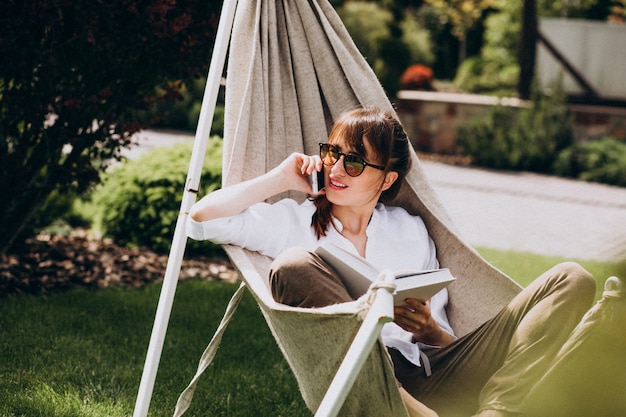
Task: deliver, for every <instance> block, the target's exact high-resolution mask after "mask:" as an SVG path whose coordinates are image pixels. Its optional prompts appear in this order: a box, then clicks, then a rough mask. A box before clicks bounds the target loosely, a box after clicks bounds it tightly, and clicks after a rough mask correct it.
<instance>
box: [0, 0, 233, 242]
mask: <svg viewBox="0 0 626 417" xmlns="http://www.w3.org/2000/svg"><path fill="white" fill-rule="evenodd" d="M220 6H221V3H217V2H210V1H205V0H146V1H135V0H112V1H107V2H98V1H91V0H75V1H68V0H59V1H45V0H27V1H17V0H7V1H2V2H0V56H1V57H2V60H3V62H4V64H3V65H0V195H2V196H3V197H2V200H0V230H2V233H1V234H0V253H3V252H4V251H6V250H7V249H8V248H9V246H10V245H11V244H12V243H13V241H14V240H15V239H16V237H17V235H18V233H19V232H20V230H21V229H22V228H23V226H24V225H25V224H27V223H28V222H29V221H30V220H31V219H32V218H33V216H34V215H35V213H36V212H37V209H38V208H39V207H41V206H42V205H43V204H44V202H45V201H46V199H47V198H48V196H49V195H50V194H51V193H52V192H53V191H54V190H60V192H62V193H66V192H68V191H70V190H71V191H72V192H75V193H78V194H80V193H82V192H83V191H84V190H86V189H88V188H89V187H91V186H93V185H94V184H95V183H97V182H98V181H99V175H100V173H101V172H102V171H103V170H104V169H105V168H106V167H107V166H108V164H109V163H110V162H111V161H112V160H115V159H116V158H119V157H120V150H121V148H123V147H124V146H128V144H129V143H130V137H131V135H132V134H133V133H134V132H137V131H138V130H140V129H141V128H142V127H144V126H145V125H143V126H142V124H141V123H140V121H139V113H141V112H143V111H144V110H146V109H147V108H149V107H150V106H151V105H152V104H153V103H155V102H157V101H159V100H161V99H165V100H171V99H176V98H178V96H179V93H178V88H179V87H178V85H179V84H177V83H176V82H174V83H172V82H171V80H189V79H193V78H194V77H198V76H199V75H200V74H202V73H205V71H206V65H207V56H209V55H210V51H211V48H212V44H213V41H214V34H215V30H216V27H217V22H218V20H217V18H216V17H217V16H218V14H219V8H220ZM159 86H161V87H162V91H163V97H158V96H157V94H156V93H155V91H157V90H156V88H157V87H159Z"/></svg>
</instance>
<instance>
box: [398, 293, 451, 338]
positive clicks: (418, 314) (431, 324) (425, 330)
mask: <svg viewBox="0 0 626 417" xmlns="http://www.w3.org/2000/svg"><path fill="white" fill-rule="evenodd" d="M405 301H406V305H404V306H399V307H398V306H397V307H394V320H393V321H394V322H395V323H396V324H397V325H398V326H400V327H402V328H403V329H404V330H406V331H407V332H411V333H413V339H414V340H415V341H416V342H422V343H425V344H427V345H433V346H446V345H448V344H450V343H451V342H452V341H453V340H454V338H453V337H452V335H451V334H450V333H448V332H446V331H445V330H443V329H442V328H441V327H439V325H438V324H437V322H436V321H435V319H434V318H433V316H432V314H431V313H430V300H428V301H424V302H421V301H419V300H416V299H414V298H407V299H406V300H405Z"/></svg>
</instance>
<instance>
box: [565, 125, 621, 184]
mask: <svg viewBox="0 0 626 417" xmlns="http://www.w3.org/2000/svg"><path fill="white" fill-rule="evenodd" d="M553 171H554V173H555V174H556V175H560V176H565V177H572V178H576V179H579V180H584V181H591V182H601V183H605V184H611V185H617V186H621V187H626V143H624V142H621V141H619V140H617V139H615V138H611V137H606V138H603V139H600V140H597V141H593V142H586V143H579V144H576V145H573V146H571V147H569V148H567V149H565V150H563V151H562V152H561V153H560V154H559V157H558V159H557V160H556V162H555V163H554V167H553Z"/></svg>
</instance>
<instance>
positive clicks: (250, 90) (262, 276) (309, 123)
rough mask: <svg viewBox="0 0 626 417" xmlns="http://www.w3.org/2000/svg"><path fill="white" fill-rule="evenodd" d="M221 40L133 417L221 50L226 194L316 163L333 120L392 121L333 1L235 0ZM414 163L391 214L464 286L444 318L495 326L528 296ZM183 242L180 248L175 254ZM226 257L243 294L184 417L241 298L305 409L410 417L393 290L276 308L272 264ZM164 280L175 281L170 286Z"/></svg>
mask: <svg viewBox="0 0 626 417" xmlns="http://www.w3.org/2000/svg"><path fill="white" fill-rule="evenodd" d="M235 3H236V5H235ZM230 24H232V33H231V32H230ZM220 29H221V30H222V33H226V34H225V35H223V36H224V37H225V38H226V39H225V40H224V39H221V40H220V39H219V37H220V34H219V33H218V39H217V40H216V47H215V51H214V55H213V61H212V63H211V70H210V73H209V79H208V84H207V92H206V93H205V98H204V101H203V109H202V113H201V120H200V123H199V127H198V132H197V134H196V144H195V146H194V153H193V155H192V164H191V167H190V174H189V176H188V181H187V184H188V185H187V190H186V191H185V197H184V198H183V203H182V207H181V215H180V217H179V220H178V223H177V226H176V233H175V236H174V240H175V241H174V244H173V248H172V253H171V254H170V262H168V271H166V279H165V282H164V289H163V290H162V295H161V299H160V302H159V308H158V310H157V319H156V320H155V328H154V329H153V334H152V339H151V344H150V348H149V351H148V359H147V360H146V367H145V368H144V377H143V378H142V386H141V387H140V393H139V397H138V399H137V406H136V409H135V417H139V416H143V415H145V413H147V407H148V405H149V401H150V395H151V392H152V385H153V384H154V378H155V374H156V367H158V360H159V356H160V348H161V346H162V343H163V338H164V334H165V328H166V326H167V320H168V317H169V311H170V308H171V302H172V298H173V291H174V289H175V283H176V278H177V274H178V271H179V269H180V259H182V252H183V250H184V242H185V233H184V224H185V218H186V216H187V214H186V213H187V212H188V210H189V208H190V207H191V205H192V204H193V202H194V201H195V197H196V195H195V191H194V190H197V189H198V186H197V184H198V178H199V173H198V172H199V169H198V166H199V165H201V161H202V159H203V158H204V150H205V148H206V144H205V142H206V140H207V138H208V136H209V135H208V133H209V132H208V127H207V126H210V122H211V119H212V111H213V109H212V108H211V105H212V106H214V104H215V98H216V96H217V93H216V89H215V88H214V87H212V86H211V85H209V84H210V83H211V82H212V81H211V80H212V79H214V80H218V79H219V77H220V76H221V72H222V69H223V63H222V66H220V54H221V56H225V55H226V50H225V49H226V46H224V45H225V44H226V45H227V44H228V36H230V49H229V54H228V55H229V59H228V67H227V83H226V103H225V131H224V156H223V185H224V186H229V185H232V184H235V183H238V182H241V181H244V180H247V179H250V178H253V177H256V176H259V175H261V174H263V173H265V172H266V171H267V170H269V169H271V168H273V167H275V166H276V165H278V164H279V163H280V162H281V161H282V160H283V159H284V158H285V157H286V156H288V155H289V154H290V153H291V152H304V153H306V154H314V153H315V152H317V143H318V142H319V141H320V140H324V139H325V138H327V137H328V133H329V128H330V126H331V124H332V122H333V120H334V119H336V118H337V117H338V116H339V115H340V114H342V113H343V112H345V111H347V110H351V109H354V108H357V107H378V108H383V109H387V110H389V111H391V112H394V109H393V106H392V104H391V103H390V101H389V99H388V98H387V96H386V94H385V91H384V90H383V88H382V87H381V85H380V83H379V81H378V80H377V78H376V76H375V74H374V73H373V71H372V70H371V68H370V66H369V65H368V63H367V62H366V60H365V59H364V58H363V57H362V55H361V54H360V52H359V51H358V50H357V48H356V46H355V45H354V43H353V41H352V39H351V37H350V35H349V34H348V32H347V31H346V29H345V27H344V26H343V24H342V22H341V20H340V19H339V17H338V16H337V14H336V12H335V10H334V9H333V7H332V6H331V5H330V3H329V2H328V1H327V0H285V1H268V0H239V1H238V2H235V1H228V0H227V2H226V3H225V4H224V8H223V11H222V16H221V20H220ZM216 57H217V58H216ZM211 88H213V89H212V90H211ZM207 109H208V110H207ZM394 114H395V113H394ZM207 119H208V120H207ZM412 157H413V167H412V170H411V172H410V173H409V175H408V176H407V178H406V180H405V182H404V184H403V186H402V189H401V192H400V193H399V195H398V197H397V199H396V200H395V201H394V204H393V205H398V206H402V207H404V208H405V209H407V210H408V211H409V212H410V213H412V214H415V215H419V216H420V217H421V218H422V219H423V220H424V222H425V224H426V226H427V229H428V231H429V233H430V236H431V237H432V239H433V240H434V242H435V245H436V247H437V257H438V259H439V262H440V264H441V265H442V267H447V268H450V270H451V271H452V273H453V274H454V275H455V276H456V277H457V281H456V282H455V283H453V284H452V285H451V286H450V287H449V294H450V303H449V306H448V309H447V313H448V316H449V320H450V323H451V325H452V327H453V328H454V330H455V333H456V334H457V335H458V336H461V335H464V334H466V333H467V332H469V331H470V330H472V329H474V328H476V327H477V326H478V325H479V324H481V323H483V322H484V321H486V320H487V319H488V318H491V317H492V316H493V315H495V313H496V312H497V311H499V310H500V309H501V308H502V307H503V306H504V305H505V304H506V303H507V302H508V301H509V300H511V299H512V298H513V297H514V296H515V294H517V293H518V292H519V290H520V287H519V286H518V285H517V284H516V283H514V282H513V281H512V280H511V279H510V278H509V277H507V276H506V275H504V274H503V273H501V272H500V271H498V270H497V269H495V268H493V267H492V266H491V265H490V264H488V263H487V262H486V261H485V260H483V259H482V258H481V257H480V256H479V255H478V254H477V252H476V251H475V250H473V249H472V248H471V247H470V246H468V245H467V244H466V243H464V241H463V240H462V238H461V237H460V236H459V234H458V232H457V230H456V229H455V227H454V225H453V224H452V222H451V221H450V218H449V217H448V215H447V214H446V211H445V209H444V208H443V207H442V205H441V203H440V201H439V199H438V197H437V195H436V193H435V192H434V190H433V189H432V188H431V186H430V185H429V182H428V179H427V178H426V176H425V175H424V172H423V171H422V168H421V166H420V163H419V160H418V159H417V157H416V156H415V153H414V152H413V156H412ZM280 197H281V198H283V197H284V198H294V199H296V200H298V201H301V200H302V199H303V198H305V196H303V195H286V196H280ZM177 240H178V241H179V242H182V243H180V244H177ZM181 246H182V248H181ZM225 249H226V251H227V253H228V255H229V256H230V258H231V260H232V262H233V264H234V266H235V267H236V268H237V269H238V271H239V272H240V275H241V278H242V287H240V289H239V291H237V293H236V294H235V296H233V299H232V300H231V304H230V305H229V307H228V309H227V312H226V315H225V317H224V320H223V322H222V324H221V325H220V327H219V329H218V331H217V333H216V335H215V337H214V339H213V340H212V341H211V343H210V345H209V347H208V348H207V350H206V351H205V354H204V355H203V357H202V359H201V361H200V365H199V368H198V373H197V374H196V376H195V377H194V378H193V380H192V382H191V384H190V386H189V387H188V388H187V389H186V390H185V391H184V392H183V394H182V395H181V397H180V399H179V403H178V406H177V410H176V415H180V414H182V413H183V412H184V410H185V409H186V408H187V406H188V405H189V402H190V401H191V397H192V395H193V390H194V388H195V385H196V383H197V382H198V378H199V377H200V375H201V373H202V371H203V370H204V369H205V368H206V366H208V364H209V363H210V361H211V360H212V358H213V355H214V354H215V350H216V349H217V346H218V345H219V342H220V339H221V334H222V333H223V331H224V330H225V328H226V326H227V324H228V321H229V320H230V317H231V316H232V314H233V313H234V311H235V309H236V305H237V302H238V300H239V298H240V296H241V293H242V291H243V290H244V288H248V289H249V290H250V291H251V292H252V294H253V295H254V297H255V298H256V300H257V302H258V304H259V306H260V308H261V311H262V312H263V315H264V316H265V318H266V321H267V323H268V325H269V327H270V329H271V331H272V333H273V334H274V336H275V338H276V341H277V343H278V345H279V347H280V349H281V350H282V351H283V353H284V356H285V358H286V360H287V362H288V363H289V365H290V367H291V369H292V370H293V372H294V374H295V376H296V379H297V381H298V385H299V388H300V391H301V393H302V396H303V398H304V401H305V403H306V404H307V406H308V407H309V409H311V410H312V411H313V412H316V411H317V415H337V414H339V415H341V416H357V415H358V416H363V415H369V416H376V417H381V416H393V417H396V416H402V415H407V413H406V410H405V408H404V405H403V403H402V401H401V399H400V396H399V391H398V388H397V383H396V381H395V378H394V374H393V369H392V365H391V362H390V360H389V358H388V356H387V352H386V349H385V347H384V346H383V344H382V342H381V341H380V338H379V337H378V334H377V333H376V332H377V331H379V330H380V326H381V325H382V323H383V322H385V321H388V320H391V319H392V317H393V310H391V311H390V310H389V309H390V308H391V302H386V301H385V297H386V295H385V293H387V294H388V291H387V289H385V288H378V289H372V290H371V291H370V293H368V294H366V295H365V296H364V297H362V298H361V299H359V300H357V301H355V302H351V303H346V304H344V305H338V306H333V307H326V308H319V309H302V308H293V307H288V306H284V305H281V304H279V303H277V302H275V301H274V299H273V298H272V296H271V294H270V291H269V289H268V285H267V276H268V270H269V265H270V262H271V260H270V259H268V258H266V257H263V256H261V255H259V254H257V253H252V252H249V251H246V250H244V249H241V248H238V247H226V248H225ZM170 263H171V265H170ZM168 273H169V274H170V275H174V277H173V278H169V283H168V276H167V275H168ZM376 300H378V303H379V304H383V308H382V310H383V311H386V312H387V313H378V312H376V311H375V312H374V314H370V315H369V316H368V313H371V312H372V310H373V309H374V308H373V307H372V305H374V304H376V303H377V301H376ZM385 303H386V306H385V305H384V304H385ZM376 308H378V307H376ZM385 308H387V310H385ZM389 311H390V312H389ZM376 315H378V317H376ZM372 316H375V317H374V318H373V319H372V320H374V322H375V324H374V325H373V327H372V328H371V329H370V330H369V333H368V336H367V337H368V340H369V342H367V343H365V344H364V345H361V347H360V348H359V347H356V346H354V345H353V349H356V351H360V353H359V355H356V356H359V357H361V356H363V358H362V359H355V357H356V356H355V354H354V352H355V350H351V351H350V353H349V354H347V355H346V353H347V352H348V350H349V349H350V348H351V345H352V344H353V341H354V339H355V335H357V334H359V331H360V329H362V326H365V327H367V326H366V324H367V323H368V320H369V319H368V317H372ZM372 329H373V330H372ZM359 337H360V336H357V337H356V339H358V338H359ZM354 344H355V345H356V342H354ZM363 346H365V347H363ZM344 358H346V360H347V361H348V362H349V361H356V363H355V364H349V365H345V366H346V368H345V369H343V370H342V371H341V372H339V373H338V372H337V371H338V368H340V366H342V361H343V360H344ZM344 363H345V362H344ZM359 369H360V370H359ZM336 374H337V379H342V378H343V381H340V382H337V381H335V382H337V384H339V385H338V386H340V387H341V392H339V391H338V390H339V388H337V387H336V386H334V385H333V386H332V387H331V389H329V386H330V385H331V384H332V383H334V382H333V378H334V377H335V375H336ZM339 374H341V375H343V376H340V375H339ZM350 386H352V389H349V387H350ZM346 387H347V388H346ZM344 391H345V392H344ZM325 395H326V397H325ZM320 404H322V406H320ZM327 404H329V405H327Z"/></svg>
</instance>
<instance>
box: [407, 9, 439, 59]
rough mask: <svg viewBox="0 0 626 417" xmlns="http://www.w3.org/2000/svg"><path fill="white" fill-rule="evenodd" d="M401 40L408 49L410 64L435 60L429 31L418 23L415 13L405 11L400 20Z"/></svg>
mask: <svg viewBox="0 0 626 417" xmlns="http://www.w3.org/2000/svg"><path fill="white" fill-rule="evenodd" d="M400 28H401V29H402V40H403V41H404V43H405V45H406V46H407V48H408V50H409V55H410V57H411V59H410V61H411V64H423V65H432V64H433V63H434V62H435V54H434V53H433V48H432V41H431V37H430V32H429V31H428V30H426V29H425V28H424V27H423V25H422V24H421V23H420V21H419V19H418V16H417V15H416V13H406V16H405V18H404V20H403V21H402V22H400Z"/></svg>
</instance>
